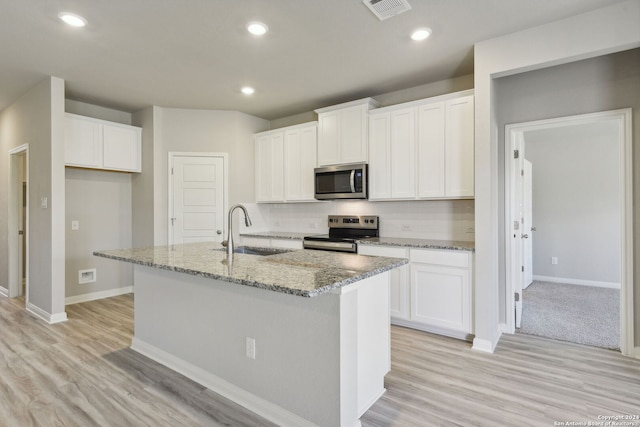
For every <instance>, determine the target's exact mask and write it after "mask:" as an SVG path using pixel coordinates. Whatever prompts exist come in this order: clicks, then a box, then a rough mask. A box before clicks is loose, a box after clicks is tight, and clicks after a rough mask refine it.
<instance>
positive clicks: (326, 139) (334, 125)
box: [318, 111, 340, 166]
mask: <svg viewBox="0 0 640 427" xmlns="http://www.w3.org/2000/svg"><path fill="white" fill-rule="evenodd" d="M339 139H340V112H339V111H331V112H328V113H322V114H319V115H318V165H320V166H326V165H335V164H336V163H339V162H340V152H339V149H338V146H339Z"/></svg>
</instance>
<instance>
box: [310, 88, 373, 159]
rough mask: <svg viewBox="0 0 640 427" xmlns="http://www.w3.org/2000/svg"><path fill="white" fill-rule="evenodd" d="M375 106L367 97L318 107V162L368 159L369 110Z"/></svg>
mask: <svg viewBox="0 0 640 427" xmlns="http://www.w3.org/2000/svg"><path fill="white" fill-rule="evenodd" d="M375 106H376V102H375V100H373V99H372V98H365V99H361V100H357V101H352V102H347V103H344V104H340V105H334V106H331V107H325V108H320V109H318V110H315V111H316V113H318V165H319V166H327V165H336V164H347V163H358V162H366V161H367V147H368V135H367V134H368V132H367V129H368V125H367V122H368V111H369V109H371V108H373V107H375Z"/></svg>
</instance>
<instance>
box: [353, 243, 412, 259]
mask: <svg viewBox="0 0 640 427" xmlns="http://www.w3.org/2000/svg"><path fill="white" fill-rule="evenodd" d="M358 255H370V256H385V257H391V258H408V254H407V249H405V248H390V247H383V246H369V245H359V246H358Z"/></svg>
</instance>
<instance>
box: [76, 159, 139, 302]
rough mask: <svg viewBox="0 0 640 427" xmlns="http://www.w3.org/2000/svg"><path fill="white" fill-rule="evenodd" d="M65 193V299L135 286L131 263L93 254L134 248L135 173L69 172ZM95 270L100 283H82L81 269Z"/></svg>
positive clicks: (78, 170) (82, 170)
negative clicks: (75, 224)
mask: <svg viewBox="0 0 640 427" xmlns="http://www.w3.org/2000/svg"><path fill="white" fill-rule="evenodd" d="M66 192H67V199H66V224H67V226H66V242H67V244H66V248H67V251H66V297H67V298H69V297H74V296H79V295H83V294H89V293H95V292H103V291H109V290H113V289H118V288H124V287H127V286H132V285H133V268H132V266H131V264H128V263H125V262H114V261H112V260H108V259H105V258H99V257H95V256H93V251H96V250H100V249H117V248H130V247H131V246H132V237H131V230H132V229H131V227H132V226H131V174H128V173H120V172H106V171H98V170H95V171H94V170H85V169H73V168H67V170H66ZM73 220H77V221H79V222H80V228H79V230H71V221H73ZM91 268H95V269H96V273H97V274H96V278H97V280H96V282H95V283H86V284H82V285H81V284H79V283H78V270H85V269H91Z"/></svg>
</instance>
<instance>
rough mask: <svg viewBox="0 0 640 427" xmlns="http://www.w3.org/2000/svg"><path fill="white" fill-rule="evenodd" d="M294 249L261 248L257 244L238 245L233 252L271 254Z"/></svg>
mask: <svg viewBox="0 0 640 427" xmlns="http://www.w3.org/2000/svg"><path fill="white" fill-rule="evenodd" d="M219 250H221V251H223V250H226V249H224V248H222V249H219ZM292 251H293V250H292V249H279V248H260V247H257V246H238V247H236V248H235V249H234V251H233V252H234V253H236V254H246V255H259V256H269V255H277V254H284V253H287V252H292Z"/></svg>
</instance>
